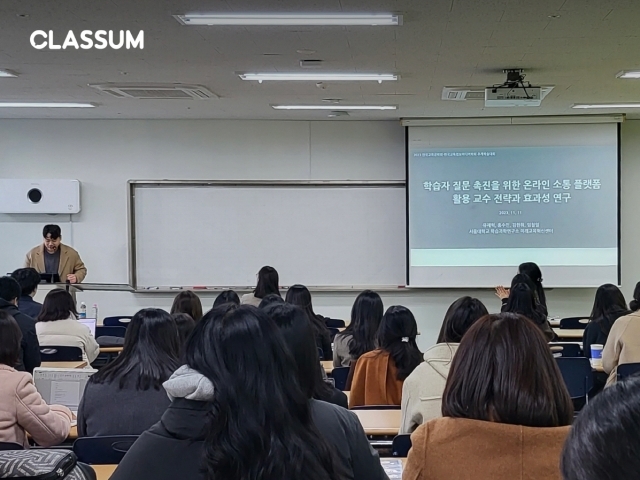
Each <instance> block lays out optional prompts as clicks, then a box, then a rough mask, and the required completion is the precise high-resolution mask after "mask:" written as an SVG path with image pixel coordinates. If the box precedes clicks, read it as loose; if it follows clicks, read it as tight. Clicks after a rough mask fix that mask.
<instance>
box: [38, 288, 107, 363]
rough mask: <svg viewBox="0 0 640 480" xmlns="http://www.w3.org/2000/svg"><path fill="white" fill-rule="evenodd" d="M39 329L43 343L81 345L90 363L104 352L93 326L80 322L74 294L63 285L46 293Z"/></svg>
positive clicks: (46, 344)
mask: <svg viewBox="0 0 640 480" xmlns="http://www.w3.org/2000/svg"><path fill="white" fill-rule="evenodd" d="M36 333H37V334H38V342H40V347H47V346H58V347H80V348H81V349H82V352H83V356H84V357H85V359H86V361H87V362H89V363H91V362H93V361H94V360H95V359H96V358H97V357H98V355H99V354H100V346H99V345H98V343H97V342H96V340H95V338H93V336H92V335H91V331H90V330H89V327H87V326H86V325H83V324H82V323H80V322H78V312H76V305H75V302H74V301H73V297H72V296H71V295H70V294H69V293H68V292H67V291H65V290H63V289H61V288H56V289H55V290H51V291H50V292H49V293H48V294H47V296H46V297H45V299H44V303H43V304H42V310H41V311H40V314H39V315H38V318H37V320H36Z"/></svg>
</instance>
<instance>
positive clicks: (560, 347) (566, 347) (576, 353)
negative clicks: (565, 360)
mask: <svg viewBox="0 0 640 480" xmlns="http://www.w3.org/2000/svg"><path fill="white" fill-rule="evenodd" d="M549 347H550V348H551V353H552V354H553V356H554V357H555V358H558V357H582V356H583V354H582V348H581V347H580V345H579V344H577V343H562V342H553V343H550V344H549Z"/></svg>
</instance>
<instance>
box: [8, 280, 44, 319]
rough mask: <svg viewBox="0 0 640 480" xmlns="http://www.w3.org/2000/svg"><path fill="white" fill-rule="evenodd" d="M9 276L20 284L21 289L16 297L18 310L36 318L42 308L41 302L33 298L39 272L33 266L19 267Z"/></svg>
mask: <svg viewBox="0 0 640 480" xmlns="http://www.w3.org/2000/svg"><path fill="white" fill-rule="evenodd" d="M11 278H14V279H15V280H16V281H17V282H18V283H19V284H20V289H21V290H22V291H21V293H20V298H18V310H20V311H21V312H22V313H24V314H25V315H28V316H29V317H31V318H36V317H37V316H38V315H39V314H40V310H41V309H42V304H41V303H38V302H36V301H35V300H34V299H33V297H34V295H35V294H36V292H37V291H38V284H39V283H40V274H39V273H38V271H37V270H36V269H35V268H19V269H18V270H15V271H14V272H13V273H12V274H11Z"/></svg>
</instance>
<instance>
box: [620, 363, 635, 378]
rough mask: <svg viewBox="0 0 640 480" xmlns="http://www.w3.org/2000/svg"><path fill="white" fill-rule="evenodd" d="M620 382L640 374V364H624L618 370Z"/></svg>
mask: <svg viewBox="0 0 640 480" xmlns="http://www.w3.org/2000/svg"><path fill="white" fill-rule="evenodd" d="M616 371H617V374H618V380H624V379H625V378H627V377H631V376H632V375H637V374H638V373H640V363H623V364H622V365H618V368H617V370H616Z"/></svg>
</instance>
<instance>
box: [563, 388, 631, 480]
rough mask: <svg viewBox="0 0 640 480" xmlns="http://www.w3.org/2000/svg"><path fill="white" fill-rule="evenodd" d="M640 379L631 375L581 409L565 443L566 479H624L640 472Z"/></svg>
mask: <svg viewBox="0 0 640 480" xmlns="http://www.w3.org/2000/svg"><path fill="white" fill-rule="evenodd" d="M638 425H640V378H639V377H635V376H634V377H629V378H627V379H625V380H624V381H621V382H618V383H616V384H615V385H614V386H612V387H611V388H607V389H606V390H604V391H603V392H602V393H601V394H599V395H597V396H596V397H595V398H594V399H593V400H592V401H591V402H589V404H588V405H587V406H586V407H585V408H584V409H582V410H581V411H580V415H579V416H578V418H577V419H576V421H575V423H574V424H573V427H571V433H569V437H568V438H567V441H566V442H565V444H564V450H563V452H562V461H561V462H560V469H561V470H562V478H563V479H564V480H622V479H625V480H627V479H629V480H630V479H634V478H638V472H640V455H638V452H640V429H638Z"/></svg>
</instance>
